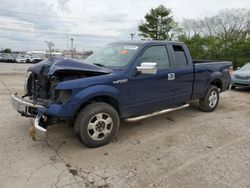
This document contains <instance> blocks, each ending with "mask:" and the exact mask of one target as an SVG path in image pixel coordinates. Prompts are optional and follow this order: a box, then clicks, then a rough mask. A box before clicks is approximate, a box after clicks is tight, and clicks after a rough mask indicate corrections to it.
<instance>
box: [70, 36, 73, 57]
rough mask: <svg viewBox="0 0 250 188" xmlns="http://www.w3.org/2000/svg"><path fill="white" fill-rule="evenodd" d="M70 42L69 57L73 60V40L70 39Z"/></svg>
mask: <svg viewBox="0 0 250 188" xmlns="http://www.w3.org/2000/svg"><path fill="white" fill-rule="evenodd" d="M70 41H71V57H72V58H73V57H74V56H73V42H74V39H73V38H71V39H70Z"/></svg>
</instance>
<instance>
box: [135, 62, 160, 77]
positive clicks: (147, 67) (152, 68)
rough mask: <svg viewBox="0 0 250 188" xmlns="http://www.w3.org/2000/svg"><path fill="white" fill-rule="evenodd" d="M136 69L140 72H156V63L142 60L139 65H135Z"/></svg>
mask: <svg viewBox="0 0 250 188" xmlns="http://www.w3.org/2000/svg"><path fill="white" fill-rule="evenodd" d="M136 70H137V71H138V72H140V73H141V74H156V73H157V63H154V62H143V63H141V66H138V67H136Z"/></svg>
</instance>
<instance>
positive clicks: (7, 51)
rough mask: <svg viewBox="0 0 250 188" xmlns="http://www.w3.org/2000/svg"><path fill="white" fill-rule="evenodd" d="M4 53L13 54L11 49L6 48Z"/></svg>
mask: <svg viewBox="0 0 250 188" xmlns="http://www.w3.org/2000/svg"><path fill="white" fill-rule="evenodd" d="M3 53H11V49H10V48H6V49H4V50H3Z"/></svg>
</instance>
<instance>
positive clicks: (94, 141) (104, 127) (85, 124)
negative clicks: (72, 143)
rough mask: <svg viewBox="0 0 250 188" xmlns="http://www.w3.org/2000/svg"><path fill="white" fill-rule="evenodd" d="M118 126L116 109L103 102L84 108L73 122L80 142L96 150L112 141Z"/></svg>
mask: <svg viewBox="0 0 250 188" xmlns="http://www.w3.org/2000/svg"><path fill="white" fill-rule="evenodd" d="M119 126H120V118H119V115H118V113H117V111H116V109H115V108H114V107H113V106H111V105H109V104H107V103H103V102H96V103H92V104H89V105H88V106H86V107H85V108H84V109H83V110H82V111H81V112H80V113H79V115H78V117H77V119H76V121H75V128H76V129H77V130H78V133H79V137H80V140H81V141H82V142H83V144H85V145H86V146H88V147H91V148H96V147H100V146H103V145H106V144H108V143H110V142H111V141H112V139H113V138H114V136H115V134H116V133H117V132H118V130H119Z"/></svg>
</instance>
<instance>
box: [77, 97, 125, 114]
mask: <svg viewBox="0 0 250 188" xmlns="http://www.w3.org/2000/svg"><path fill="white" fill-rule="evenodd" d="M94 102H105V103H107V104H109V105H111V106H113V107H114V108H115V109H116V110H117V112H118V114H119V115H120V108H119V103H118V101H117V100H116V99H114V98H113V97H110V96H106V95H104V96H97V97H92V98H90V99H88V100H87V101H86V102H84V103H83V104H82V105H81V106H80V107H79V108H78V110H77V112H76V113H75V117H77V115H78V113H79V112H80V111H81V110H82V109H83V108H84V107H85V106H87V105H89V104H91V103H94Z"/></svg>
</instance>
